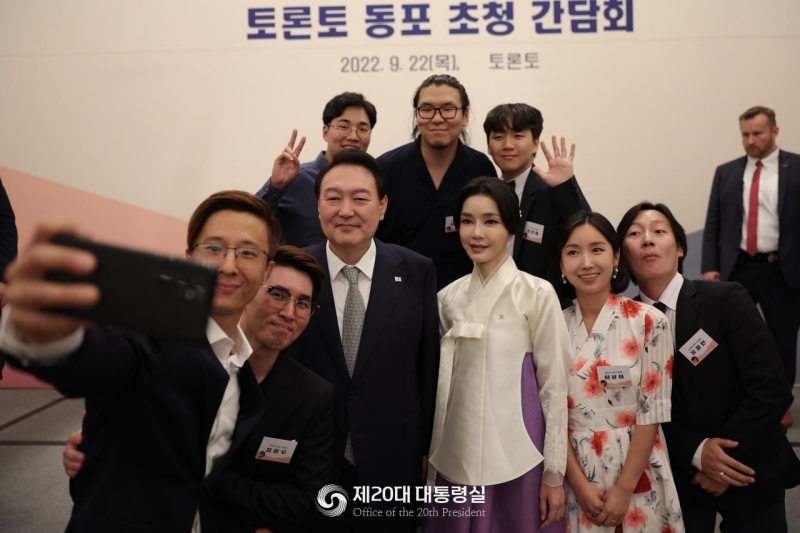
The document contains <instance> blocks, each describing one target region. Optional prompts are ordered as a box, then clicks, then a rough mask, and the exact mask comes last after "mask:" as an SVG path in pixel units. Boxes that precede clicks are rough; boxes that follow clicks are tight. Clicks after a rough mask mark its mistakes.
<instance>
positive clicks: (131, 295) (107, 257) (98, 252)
mask: <svg viewBox="0 0 800 533" xmlns="http://www.w3.org/2000/svg"><path fill="white" fill-rule="evenodd" d="M52 242H53V243H55V244H59V245H63V246H71V247H74V248H81V249H83V250H87V251H89V252H91V253H92V254H94V256H95V257H96V258H97V268H96V269H95V271H94V272H93V273H91V274H90V275H88V276H76V275H74V274H69V273H66V272H48V273H47V275H46V276H45V278H46V279H48V280H50V281H57V282H63V283H75V282H80V283H91V284H93V285H96V286H97V287H99V289H100V302H99V303H98V304H97V305H96V306H94V307H91V308H87V309H80V308H72V307H57V308H50V309H48V311H52V312H55V313H59V314H64V315H69V316H74V317H80V318H87V319H90V320H92V321H95V322H98V323H103V324H110V325H114V326H122V327H125V328H130V329H135V330H138V331H142V332H144V333H146V334H148V335H153V336H157V337H160V338H164V339H169V340H176V341H184V342H190V343H202V342H206V325H207V323H208V315H209V312H210V310H211V302H212V300H213V298H214V288H215V285H216V279H217V271H216V270H215V269H212V268H208V267H205V266H202V265H198V264H195V263H190V262H188V261H183V260H179V259H170V258H168V257H163V256H159V255H155V254H150V253H146V252H139V251H135V250H130V249H127V248H122V247H119V246H113V245H109V244H103V243H99V242H94V241H90V240H87V239H82V238H80V237H75V236H73V235H63V234H62V235H56V236H54V237H53V239H52Z"/></svg>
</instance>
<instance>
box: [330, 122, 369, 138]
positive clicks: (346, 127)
mask: <svg viewBox="0 0 800 533" xmlns="http://www.w3.org/2000/svg"><path fill="white" fill-rule="evenodd" d="M327 126H328V127H329V128H333V129H335V130H336V131H337V132H338V133H339V136H341V137H348V136H349V135H350V132H351V131H353V130H356V135H358V138H359V139H366V138H367V137H369V136H370V134H371V133H372V128H370V127H369V126H367V125H366V124H359V125H357V126H352V125H350V124H347V123H344V122H340V123H338V124H333V123H331V124H328V125H327Z"/></svg>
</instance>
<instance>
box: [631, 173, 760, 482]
mask: <svg viewBox="0 0 800 533" xmlns="http://www.w3.org/2000/svg"><path fill="white" fill-rule="evenodd" d="M761 172H762V173H763V172H764V169H761ZM762 176H763V174H762ZM752 177H753V176H752V175H751V176H750V178H752ZM681 287H683V276H682V275H681V274H680V272H676V273H675V277H673V278H672V281H670V282H669V285H667V288H666V289H664V292H663V293H661V297H660V298H659V299H658V300H654V299H652V298H650V297H649V296H647V295H646V294H645V293H643V292H641V291H639V296H640V297H641V299H642V301H643V302H644V303H646V304H650V305H654V304H655V303H656V302H661V303H662V304H664V305H666V306H667V309H666V311H664V314H665V315H666V316H667V321H668V322H669V331H670V333H671V334H672V351H673V354H674V353H675V347H676V342H677V339H676V338H675V311H676V309H677V308H678V295H679V294H680V292H681ZM707 440H708V439H707V438H705V439H703V442H701V443H700V446H698V447H697V450H695V452H694V455H693V456H692V466H693V467H695V468H696V469H698V470H702V469H703V462H702V460H701V458H702V456H703V446H705V444H706V441H707Z"/></svg>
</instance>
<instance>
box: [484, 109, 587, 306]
mask: <svg viewBox="0 0 800 533" xmlns="http://www.w3.org/2000/svg"><path fill="white" fill-rule="evenodd" d="M543 126H544V119H543V118H542V114H541V113H540V112H539V110H538V109H536V108H534V107H531V106H529V105H527V104H502V105H499V106H497V107H495V108H494V109H492V110H491V111H489V113H488V114H487V115H486V120H485V121H484V122H483V131H484V132H486V142H487V143H488V145H489V155H491V156H492V159H494V162H495V164H496V165H497V166H498V167H499V168H500V172H501V176H500V177H501V178H502V179H503V181H505V182H506V183H507V184H508V185H509V187H511V188H513V190H514V192H515V193H516V195H517V198H518V199H519V204H520V215H521V218H520V224H519V229H517V233H516V235H514V239H513V240H512V241H511V242H509V244H508V252H509V254H511V257H513V258H514V262H515V263H516V264H517V268H519V269H520V270H523V271H525V272H527V273H528V274H531V275H533V276H537V277H540V278H544V279H547V280H548V281H550V282H551V283H557V282H558V281H559V279H558V277H559V275H560V270H559V268H558V261H555V260H554V256H556V255H557V251H556V249H555V240H556V235H558V230H557V228H558V227H559V226H560V225H561V224H562V223H563V222H564V220H566V219H567V218H569V216H570V215H571V214H573V213H575V212H576V211H579V210H581V209H587V210H588V209H589V203H588V202H587V201H586V198H584V196H583V192H582V191H581V188H580V186H579V185H578V181H577V180H576V179H575V176H574V174H573V169H572V160H573V158H574V157H575V145H574V144H573V145H572V147H571V150H570V152H569V155H567V149H566V148H567V146H566V142H565V140H564V138H563V137H562V138H561V147H560V148H559V146H558V144H557V143H556V137H555V135H554V136H553V153H552V154H551V153H550V151H549V150H548V149H547V145H545V143H540V141H539V136H540V135H541V134H542V127H543ZM540 145H541V147H542V151H543V152H544V156H545V158H546V159H547V165H548V167H549V168H548V170H547V171H546V172H545V171H544V170H542V169H541V168H538V167H535V166H534V164H533V160H534V158H535V157H536V152H537V151H538V150H539V146H540ZM565 303H566V302H565ZM568 305H572V302H569V303H568Z"/></svg>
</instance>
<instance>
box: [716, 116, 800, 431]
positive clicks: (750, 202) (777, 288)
mask: <svg viewBox="0 0 800 533" xmlns="http://www.w3.org/2000/svg"><path fill="white" fill-rule="evenodd" d="M739 129H740V131H741V134H742V145H743V146H744V149H745V152H746V153H747V155H746V156H745V157H740V158H738V159H735V160H733V161H731V162H729V163H725V164H724V165H721V166H719V167H718V168H717V171H716V174H715V175H714V182H713V185H712V187H711V198H710V200H709V203H708V213H707V215H706V225H705V231H704V234H703V262H702V270H703V279H705V280H707V281H720V280H722V281H736V282H739V283H741V284H742V285H744V287H745V288H746V289H747V292H748V293H749V294H750V297H751V298H752V299H753V301H755V302H756V303H758V304H760V305H761V311H762V313H763V315H764V319H765V320H766V322H767V326H768V328H769V331H770V333H771V334H772V337H773V339H774V340H775V344H776V345H777V347H778V352H779V353H780V356H781V361H782V362H783V368H784V370H785V371H786V375H787V377H788V379H789V383H790V384H791V383H794V382H795V369H796V366H797V363H796V351H797V332H798V329H800V156H798V155H797V154H793V153H790V152H786V151H783V150H779V149H778V145H777V143H776V138H777V137H778V125H777V122H776V121H775V111H773V110H772V109H769V108H767V107H760V106H759V107H752V108H750V109H748V110H747V111H745V112H744V113H743V114H742V115H741V116H740V117H739ZM782 423H783V425H784V426H787V427H788V426H790V425H792V423H793V421H792V416H791V414H790V413H789V412H788V411H787V412H786V415H785V416H784V418H783V420H782Z"/></svg>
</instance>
